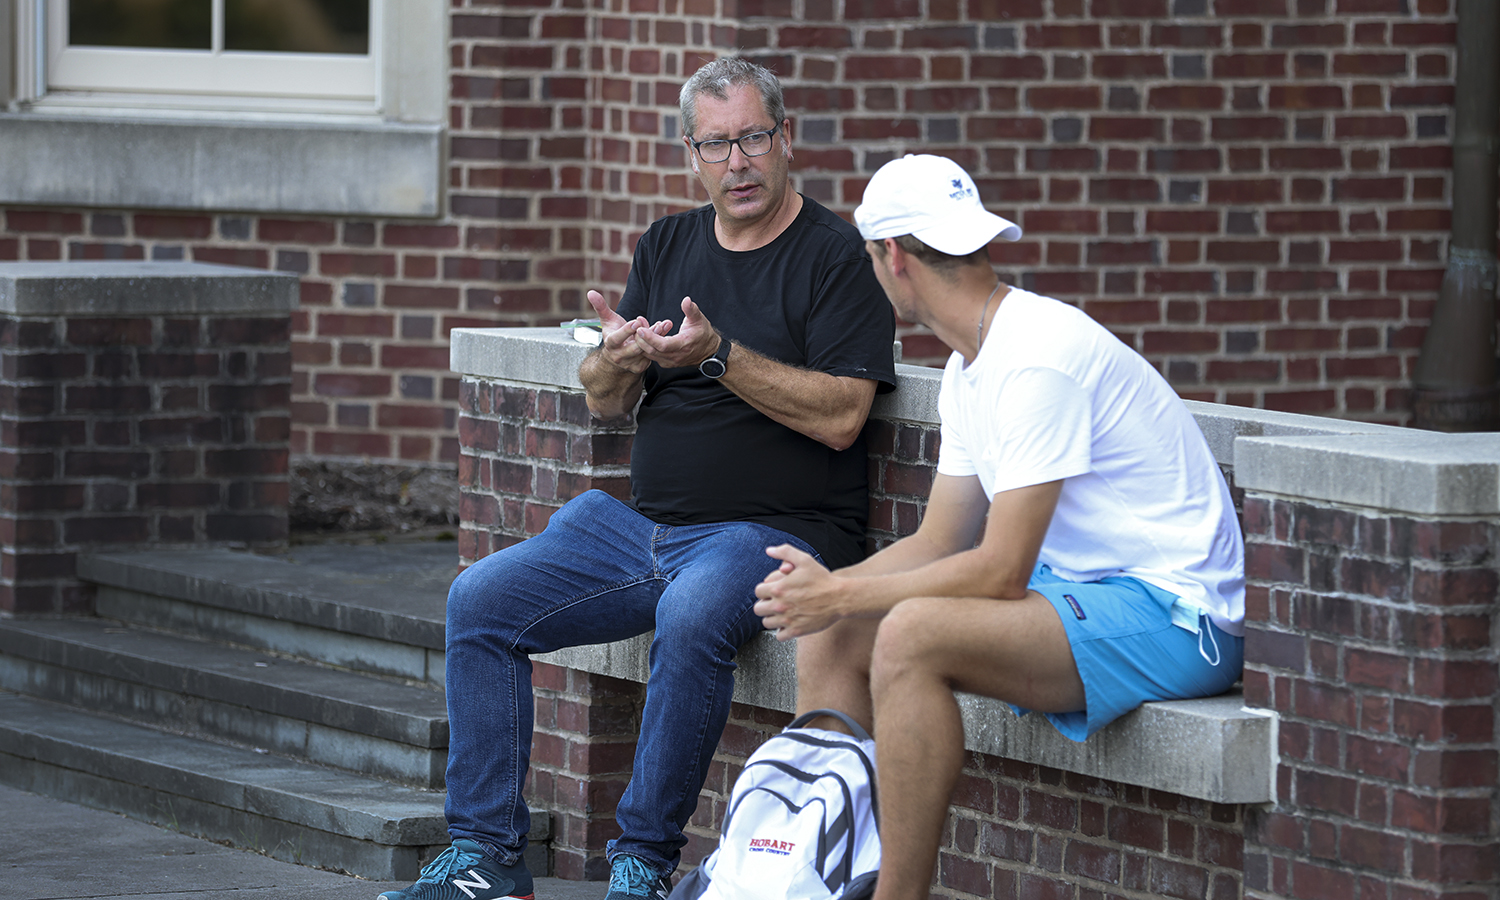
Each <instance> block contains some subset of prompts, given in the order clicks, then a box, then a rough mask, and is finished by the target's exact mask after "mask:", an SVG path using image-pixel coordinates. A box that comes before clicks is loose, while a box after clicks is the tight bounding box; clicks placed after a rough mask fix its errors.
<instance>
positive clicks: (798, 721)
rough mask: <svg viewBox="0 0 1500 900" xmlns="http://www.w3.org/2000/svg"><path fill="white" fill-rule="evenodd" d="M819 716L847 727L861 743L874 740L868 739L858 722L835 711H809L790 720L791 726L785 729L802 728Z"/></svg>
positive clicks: (868, 735)
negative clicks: (829, 718) (830, 718)
mask: <svg viewBox="0 0 1500 900" xmlns="http://www.w3.org/2000/svg"><path fill="white" fill-rule="evenodd" d="M819 716H830V717H832V718H835V719H838V720H839V721H840V722H843V723H844V725H845V726H846V727H848V729H849V731H850V733H852V734H853V735H854V737H855V739H856V740H861V741H870V740H874V738H872V737H870V733H869V732H868V731H865V730H864V728H863V727H862V726H861V725H860V724H859V723H858V722H856V721H854V719H853V718H851V717H850V716H848V715H847V714H845V713H841V712H839V711H838V710H836V709H814V710H809V711H807V712H805V713H803V714H802V715H800V716H798V717H797V718H795V719H793V720H792V724H790V725H788V726H787V727H788V728H801V727H802V726H804V725H806V724H807V723H808V722H811V721H812V720H813V719H816V718H817V717H819Z"/></svg>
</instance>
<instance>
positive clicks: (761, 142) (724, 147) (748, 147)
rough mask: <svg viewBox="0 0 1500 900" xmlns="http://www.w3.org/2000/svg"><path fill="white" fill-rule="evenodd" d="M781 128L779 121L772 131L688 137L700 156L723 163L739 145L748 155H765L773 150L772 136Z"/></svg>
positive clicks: (708, 161) (741, 150)
mask: <svg viewBox="0 0 1500 900" xmlns="http://www.w3.org/2000/svg"><path fill="white" fill-rule="evenodd" d="M780 130H781V125H780V123H778V124H777V125H776V126H775V127H773V128H772V129H771V130H770V131H752V132H750V133H749V134H742V135H740V136H739V137H737V138H732V139H730V140H727V141H725V140H712V141H695V140H693V139H692V138H688V143H690V144H692V145H693V149H694V150H696V151H698V158H699V159H701V160H703V161H704V162H706V163H721V162H723V161H724V160H726V159H728V158H729V154H730V152H731V150H732V149H733V148H734V147H735V146H736V145H738V146H739V148H740V152H741V153H743V154H745V155H746V156H765V155H766V154H767V153H770V152H771V137H772V135H774V134H776V132H778V131H780Z"/></svg>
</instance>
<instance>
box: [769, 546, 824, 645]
mask: <svg viewBox="0 0 1500 900" xmlns="http://www.w3.org/2000/svg"><path fill="white" fill-rule="evenodd" d="M766 555H767V556H769V557H771V558H772V559H779V560H781V565H780V566H777V567H776V570H775V571H773V572H772V573H771V574H769V575H767V576H766V577H765V580H764V581H762V582H761V583H760V584H758V585H756V586H755V596H756V597H758V598H760V599H758V600H757V601H756V603H755V614H756V615H758V616H760V617H761V621H762V622H763V623H764V624H765V626H766V628H768V629H773V630H774V631H775V632H776V639H777V640H779V641H786V640H791V639H792V638H795V637H802V636H803V635H807V634H813V633H815V632H818V631H822V630H823V629H825V628H827V627H828V626H830V625H832V624H833V623H834V622H837V621H838V620H839V618H840V614H839V612H838V609H839V595H838V590H839V588H840V587H841V582H842V579H840V578H839V577H838V576H837V575H834V574H833V573H831V572H829V571H828V570H827V569H825V568H824V567H823V565H822V564H821V563H819V562H818V561H817V559H815V558H814V557H813V556H812V555H811V554H808V553H804V552H802V551H801V550H798V549H797V548H796V547H793V546H792V545H790V544H780V545H778V546H775V547H767V548H766Z"/></svg>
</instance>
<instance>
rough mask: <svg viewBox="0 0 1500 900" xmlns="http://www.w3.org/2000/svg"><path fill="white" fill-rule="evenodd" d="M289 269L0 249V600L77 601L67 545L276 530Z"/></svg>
mask: <svg viewBox="0 0 1500 900" xmlns="http://www.w3.org/2000/svg"><path fill="white" fill-rule="evenodd" d="M296 302H297V278H296V276H294V275H286V274H280V273H272V272H263V271H256V270H250V269H238V268H230V267H226V266H209V265H201V264H193V263H142V262H104V263H95V262H69V263H0V611H4V612H9V613H48V612H51V613H55V612H88V611H89V610H90V608H91V604H92V597H91V595H90V593H89V592H88V591H87V590H86V589H85V588H84V587H83V586H82V585H81V584H80V583H79V582H78V581H77V580H76V578H75V577H74V574H75V571H74V570H75V560H76V557H77V555H78V553H79V552H80V551H84V550H92V549H101V548H110V549H114V548H118V549H125V548H128V547H143V546H153V547H157V546H164V545H190V544H196V545H220V546H250V547H262V546H273V545H278V544H282V543H284V542H285V541H286V537H287V500H288V482H287V440H288V436H289V433H290V418H289V403H290V396H291V375H292V372H291V349H290V333H291V318H290V316H291V310H292V308H293V307H294V306H295V305H296Z"/></svg>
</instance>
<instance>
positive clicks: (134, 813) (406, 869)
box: [0, 693, 448, 881]
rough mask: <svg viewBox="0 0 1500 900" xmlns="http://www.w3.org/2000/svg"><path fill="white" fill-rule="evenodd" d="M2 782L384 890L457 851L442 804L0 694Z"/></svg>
mask: <svg viewBox="0 0 1500 900" xmlns="http://www.w3.org/2000/svg"><path fill="white" fill-rule="evenodd" d="M0 781H3V782H4V783H5V784H7V785H9V786H11V787H15V788H19V789H21V790H27V791H31V792H33V793H37V794H42V795H45V796H51V797H58V798H62V799H66V800H69V801H72V802H75V803H81V804H83V805H85V806H91V807H94V808H96V809H106V810H111V811H114V812H119V813H123V814H125V815H128V816H131V817H132V818H136V819H141V820H144V821H147V822H152V823H155V824H157V825H162V826H165V827H168V828H171V829H174V830H177V831H182V832H184V833H187V834H193V835H198V836H201V837H206V838H209V839H210V840H217V841H225V842H228V843H230V844H232V845H234V846H238V847H245V848H249V849H254V850H259V851H261V852H264V853H266V854H268V855H269V856H272V857H275V858H277V859H284V860H288V861H291V862H298V863H302V864H303V865H311V866H319V867H323V868H329V869H334V870H337V871H343V872H349V873H351V874H354V875H359V876H361V877H364V878H371V879H376V880H380V881H397V880H408V879H411V878H414V877H415V876H416V874H417V872H418V871H419V870H420V869H421V865H422V863H423V862H424V861H426V860H428V859H430V858H431V857H432V856H433V855H434V854H435V853H437V852H441V851H442V849H443V848H445V847H446V846H447V844H448V836H447V826H446V824H445V821H444V818H443V795H442V794H440V793H436V792H430V791H418V790H414V789H412V788H407V787H401V786H399V785H394V784H390V783H388V782H384V781H379V780H376V779H373V778H365V777H362V776H358V775H351V774H349V773H346V772H338V771H335V770H332V769H325V768H321V767H318V766H314V765H311V764H309V763H305V762H298V761H296V760H289V759H286V758H283V757H279V756H275V755H273V754H268V753H256V752H254V751H252V750H246V749H243V748H239V747H229V746H224V745H220V744H213V743H209V742H208V741H202V740H197V739H194V738H188V737H183V736H180V735H173V734H166V733H163V732H161V731H157V730H155V729H151V728H146V727H144V726H141V725H134V724H130V723H127V722H120V721H116V720H112V719H107V718H103V717H100V716H95V715H91V714H89V713H86V712H82V711H79V710H75V709H68V708H66V707H63V706H59V705H56V704H51V703H45V702H42V701H39V700H35V699H32V698H27V697H20V696H18V695H15V694H10V693H0Z"/></svg>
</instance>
